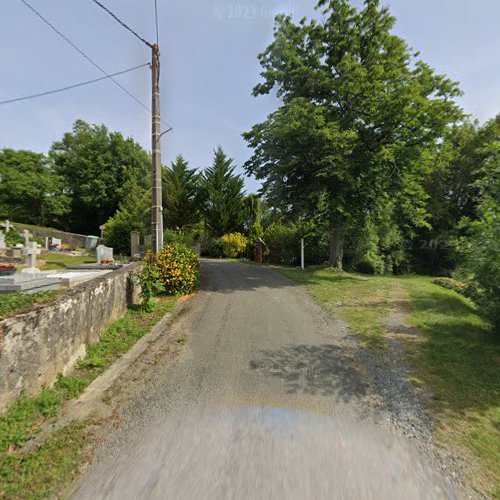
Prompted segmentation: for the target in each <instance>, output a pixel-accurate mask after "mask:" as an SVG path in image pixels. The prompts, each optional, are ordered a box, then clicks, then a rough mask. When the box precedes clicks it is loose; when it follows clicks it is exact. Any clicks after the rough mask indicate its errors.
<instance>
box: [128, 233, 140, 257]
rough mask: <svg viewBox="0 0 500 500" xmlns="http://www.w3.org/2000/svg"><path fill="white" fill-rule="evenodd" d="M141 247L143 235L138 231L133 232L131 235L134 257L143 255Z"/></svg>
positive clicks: (131, 249) (131, 250) (131, 252)
mask: <svg viewBox="0 0 500 500" xmlns="http://www.w3.org/2000/svg"><path fill="white" fill-rule="evenodd" d="M140 245H141V233H138V232H137V231H132V232H131V233H130V255H131V256H132V257H135V256H137V255H140V253H141V250H140Z"/></svg>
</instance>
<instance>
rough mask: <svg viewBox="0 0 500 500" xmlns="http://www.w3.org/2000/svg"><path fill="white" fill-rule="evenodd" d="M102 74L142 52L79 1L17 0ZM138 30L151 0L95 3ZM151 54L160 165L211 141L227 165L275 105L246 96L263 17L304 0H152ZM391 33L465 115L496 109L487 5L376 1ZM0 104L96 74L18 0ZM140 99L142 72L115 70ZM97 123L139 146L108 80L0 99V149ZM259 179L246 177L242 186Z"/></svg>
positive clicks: (265, 38)
mask: <svg viewBox="0 0 500 500" xmlns="http://www.w3.org/2000/svg"><path fill="white" fill-rule="evenodd" d="M28 1H29V2H30V3H31V5H33V7H35V8H36V9H37V10H39V11H40V12H41V13H42V14H43V15H44V16H45V17H46V18H47V19H48V20H49V21H50V22H51V23H53V24H54V25H55V26H56V27H57V28H58V29H59V30H60V31H62V32H63V33H64V34H65V35H66V36H67V37H68V38H69V39H71V40H72V41H73V42H74V43H75V44H76V45H78V46H79V47H80V49H82V50H83V51H84V52H85V53H87V54H88V55H89V56H90V58H91V59H93V60H94V61H95V62H96V63H97V64H99V65H100V66H101V67H103V68H104V69H105V70H106V71H107V72H108V73H113V72H117V71H121V70H124V69H128V68H130V67H133V66H136V65H140V64H143V63H146V62H149V61H150V59H151V51H150V49H149V48H148V47H146V46H145V45H143V44H142V43H141V42H140V41H139V40H138V39H136V38H135V37H134V36H133V35H132V34H130V33H129V32H128V31H126V30H124V29H123V28H122V27H121V26H120V25H118V24H117V23H116V22H115V21H114V20H113V19H112V18H111V17H109V16H108V15H107V14H106V13H105V12H103V11H102V10H101V9H100V8H99V7H98V6H96V5H95V4H94V3H93V2H92V1H91V0H28ZM101 1H102V3H104V4H105V5H106V6H107V7H109V8H110V9H111V10H113V11H114V12H115V13H116V14H117V15H118V16H119V17H120V18H121V19H122V20H124V21H125V22H126V23H127V24H129V25H130V26H131V27H132V28H133V29H134V30H136V31H137V32H138V33H139V34H140V35H141V36H142V37H144V38H145V39H147V40H151V41H154V40H155V37H156V35H155V28H154V26H155V23H154V0H101ZM157 1H158V14H159V44H160V49H161V113H162V119H163V120H164V121H165V122H166V123H168V124H169V125H170V126H172V127H173V131H172V132H169V133H168V134H166V135H164V136H163V139H162V150H163V151H162V152H163V156H162V160H163V163H164V164H169V163H170V162H171V161H172V160H173V159H174V158H175V157H176V156H177V155H178V154H182V155H183V156H184V157H185V158H186V159H187V160H188V161H189V163H190V165H191V167H193V168H205V167H207V166H209V165H210V164H211V162H212V157H213V150H214V148H216V147H217V146H218V145H220V146H222V147H223V149H224V150H225V151H226V153H227V154H228V155H229V156H230V157H232V158H234V160H235V164H236V165H237V171H238V172H239V173H243V169H242V165H243V164H244V162H245V161H246V160H247V159H248V158H249V157H250V156H251V150H249V149H248V148H247V146H246V143H245V141H243V139H242V138H241V134H242V132H245V131H247V130H249V129H250V128H251V127H252V125H254V124H255V123H259V122H261V121H263V120H264V119H265V117H266V116H267V115H268V114H269V113H270V112H272V111H274V109H276V107H277V100H276V99H275V98H274V97H273V96H263V97H262V96H261V97H257V98H256V97H253V96H252V94H251V91H252V88H253V87H254V86H255V84H257V83H258V82H259V80H260V77H259V73H260V66H259V63H258V60H257V55H258V54H259V53H260V52H262V51H263V50H264V49H265V47H266V46H267V45H268V44H269V43H270V42H271V40H272V33H273V19H274V16H275V14H276V13H278V12H288V13H290V14H292V15H293V16H294V17H296V18H297V19H298V18H300V17H302V16H308V17H310V16H313V15H315V11H314V5H315V3H316V1H315V0H300V1H299V0H241V1H240V0H177V1H172V0H157ZM360 2H361V0H353V4H354V5H360ZM384 5H387V6H389V7H390V9H391V12H392V14H393V15H395V16H396V18H397V23H396V26H395V30H394V31H395V32H396V33H397V34H399V35H400V36H402V37H403V38H404V39H405V40H406V41H407V42H408V43H409V45H410V46H411V47H413V48H414V49H415V50H419V51H420V53H421V58H422V59H423V60H424V61H425V62H427V63H429V64H430V65H431V66H433V67H434V68H436V70H437V71H438V72H439V73H445V74H447V75H448V76H449V77H450V78H452V79H454V80H456V81H459V82H460V84H461V88H462V90H463V91H464V93H465V94H464V97H463V98H461V99H460V101H459V102H460V104H461V106H462V107H463V109H464V110H465V112H467V113H469V114H471V115H472V116H473V117H474V118H477V119H478V120H479V121H481V122H484V121H486V120H488V119H490V118H492V117H493V116H495V115H496V114H497V113H498V112H500V84H499V82H500V57H499V56H498V53H499V48H500V29H499V27H498V26H499V25H498V20H499V19H500V1H499V0H386V1H385V2H384ZM0 67H1V68H2V73H1V75H2V76H1V79H0V100H4V99H9V98H14V97H18V96H23V95H29V94H33V93H37V92H42V91H45V90H51V89H54V88H59V87H63V86H66V85H72V84H75V83H79V82H82V81H85V80H89V79H93V78H98V77H100V76H102V73H100V72H99V70H98V69H96V68H95V67H94V66H92V64H90V63H89V62H88V61H86V60H85V59H84V58H83V57H82V56H81V55H80V54H79V53H78V52H76V51H75V50H74V49H73V48H72V47H71V46H70V45H68V44H67V43H66V42H65V41H64V40H62V39H61V38H60V37H59V36H58V35H57V34H56V33H54V32H53V31H52V30H51V29H50V28H49V27H48V26H46V25H45V24H44V23H42V22H41V21H40V20H39V19H38V18H37V17H36V16H35V15H34V14H33V13H32V12H31V11H30V10H29V9H28V8H27V7H26V6H25V5H23V3H22V2H21V1H20V0H3V1H2V14H1V16H0ZM117 79H118V80H119V81H120V83H121V84H123V85H124V86H126V88H127V89H129V90H130V92H132V93H133V94H134V95H135V96H136V97H137V98H138V99H139V100H140V101H142V102H143V103H145V104H146V105H147V106H148V107H149V105H150V99H151V97H150V95H151V86H150V85H151V84H150V72H149V68H147V67H146V68H143V69H139V70H137V71H135V72H133V73H128V74H126V75H122V76H119V77H117ZM79 118H80V119H83V120H85V121H87V122H90V123H95V124H101V123H103V124H105V125H106V126H107V127H108V128H109V129H110V130H118V131H121V132H122V133H123V134H124V135H125V136H127V137H128V136H131V137H133V138H134V139H135V140H136V141H138V142H139V143H140V144H141V145H142V146H143V147H144V148H146V149H148V150H150V149H151V147H150V144H151V137H150V130H151V124H150V116H149V113H148V112H147V111H146V110H144V109H143V108H142V107H140V105H138V104H137V103H136V102H134V101H133V100H132V99H131V98H130V97H129V96H127V95H126V94H125V93H123V92H122V91H121V90H120V89H119V88H118V87H117V86H115V85H114V84H113V82H111V81H109V80H105V81H101V82H99V83H95V84H92V85H89V86H85V87H81V88H78V89H75V90H71V91H68V92H65V93H59V94H55V95H52V96H45V97H41V98H38V99H33V100H30V101H24V102H19V103H13V104H9V105H5V106H0V148H4V147H10V148H14V149H30V150H33V151H37V152H47V151H48V149H49V148H50V146H51V144H52V142H54V141H56V140H59V139H61V138H62V136H63V134H64V132H67V131H70V130H71V127H72V124H73V122H74V121H75V120H76V119H79ZM258 187H259V184H258V182H257V181H255V180H254V179H251V178H247V179H246V190H247V192H255V191H257V189H258Z"/></svg>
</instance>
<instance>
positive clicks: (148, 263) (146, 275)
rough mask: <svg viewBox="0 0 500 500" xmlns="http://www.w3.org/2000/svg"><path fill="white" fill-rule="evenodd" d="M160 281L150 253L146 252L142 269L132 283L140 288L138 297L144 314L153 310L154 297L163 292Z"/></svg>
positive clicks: (163, 288)
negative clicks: (140, 299)
mask: <svg viewBox="0 0 500 500" xmlns="http://www.w3.org/2000/svg"><path fill="white" fill-rule="evenodd" d="M160 279H161V275H160V272H159V271H158V268H157V267H156V266H155V265H154V262H153V259H152V256H151V253H150V252H148V253H147V255H146V257H145V259H144V267H143V269H142V272H141V274H139V275H138V276H135V277H134V281H135V282H136V283H138V284H139V285H140V286H141V292H140V296H141V298H142V306H143V308H144V310H145V311H146V312H152V311H153V310H154V308H155V302H154V299H153V298H154V296H155V295H158V294H159V293H161V292H163V291H164V290H165V287H164V286H163V283H162V282H161V281H160Z"/></svg>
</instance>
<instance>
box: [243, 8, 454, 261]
mask: <svg viewBox="0 0 500 500" xmlns="http://www.w3.org/2000/svg"><path fill="white" fill-rule="evenodd" d="M318 8H319V9H321V10H322V14H323V20H322V21H321V22H319V21H314V20H313V21H307V20H306V19H303V20H301V21H300V23H298V24H295V23H294V22H293V21H292V19H291V17H289V16H284V15H281V16H278V17H277V19H276V25H275V33H274V41H273V42H272V43H271V44H270V45H269V47H268V48H267V49H266V50H265V51H264V52H263V53H262V54H260V56H259V59H260V62H261V65H262V67H263V72H262V76H263V78H264V81H263V83H261V84H259V85H257V86H256V87H255V89H254V95H259V94H268V93H270V92H271V91H272V90H273V89H275V90H276V91H277V95H278V97H280V98H281V100H282V105H281V106H280V107H279V109H278V110H277V111H275V112H274V113H272V114H271V115H270V116H269V117H268V118H267V120H266V121H265V122H263V123H260V124H257V125H255V126H254V127H253V128H252V129H251V131H249V132H247V133H245V134H244V138H245V139H246V140H247V142H248V144H249V146H250V147H252V148H253V149H254V154H253V156H252V158H251V159H250V160H249V161H248V162H247V163H246V165H245V168H246V171H247V173H249V174H254V175H255V176H256V177H257V178H258V179H262V180H263V191H264V193H265V195H266V198H267V200H269V201H270V202H271V203H272V204H273V205H275V206H277V207H279V208H280V209H281V210H282V211H283V212H288V211H290V210H291V209H293V210H295V211H296V212H299V213H300V212H303V213H306V214H312V213H314V211H315V210H316V207H317V206H318V204H319V203H320V202H321V203H322V204H323V205H325V206H326V210H325V216H326V217H327V218H328V223H329V226H330V233H331V241H330V264H331V265H332V266H335V267H339V268H340V267H342V255H343V241H344V233H345V228H346V226H347V225H348V223H349V222H350V221H351V220H363V219H364V218H366V217H367V216H368V214H370V213H374V212H377V211H379V210H380V209H382V208H383V207H384V206H385V204H386V203H387V202H388V201H391V202H392V201H393V200H394V199H397V200H400V201H401V202H405V203H407V204H415V205H416V208H415V209H414V213H415V214H417V215H423V214H422V213H421V211H420V210H419V205H420V204H421V202H422V198H423V197H424V196H425V192H424V190H423V189H422V187H421V181H422V178H423V177H424V176H425V174H426V173H427V172H426V171H425V170H424V169H423V168H422V163H421V162H418V161H417V160H418V158H419V157H420V155H421V154H422V151H423V150H425V149H426V148H428V147H430V145H431V144H435V143H436V142H438V141H439V140H440V138H441V136H442V134H443V131H444V130H445V128H446V127H447V126H448V124H449V123H450V122H453V121H455V120H458V119H459V118H460V117H461V112H460V110H459V109H458V108H457V106H456V105H455V104H454V102H453V98H454V97H455V96H457V95H459V89H458V87H457V85H456V84H455V83H454V82H452V81H451V80H449V79H447V78H446V77H444V76H442V75H437V74H435V73H434V71H433V70H432V69H431V68H430V67H429V66H428V65H427V64H425V63H424V62H422V61H421V60H419V59H418V58H417V56H418V55H417V54H414V53H412V51H411V50H410V48H409V47H408V46H407V44H406V43H405V42H404V40H402V39H401V38H399V37H398V36H396V35H394V34H393V33H392V32H391V30H392V28H393V26H394V22H395V19H394V18H393V17H392V16H391V15H390V13H389V11H388V9H387V8H385V7H381V6H380V2H379V0H366V1H365V2H364V6H363V8H362V9H360V10H357V9H355V8H353V7H351V5H350V3H349V1H348V0H330V1H326V0H321V1H320V2H319V4H318ZM415 222H416V223H419V222H420V223H422V221H415Z"/></svg>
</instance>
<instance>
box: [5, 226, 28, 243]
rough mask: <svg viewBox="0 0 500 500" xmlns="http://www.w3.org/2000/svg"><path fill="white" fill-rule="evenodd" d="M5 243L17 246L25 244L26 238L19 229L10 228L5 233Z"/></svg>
mask: <svg viewBox="0 0 500 500" xmlns="http://www.w3.org/2000/svg"><path fill="white" fill-rule="evenodd" d="M5 243H6V244H7V246H9V247H15V246H16V245H19V244H24V238H23V237H22V236H21V234H20V233H19V231H18V230H17V229H9V230H8V231H7V232H6V233H5Z"/></svg>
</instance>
